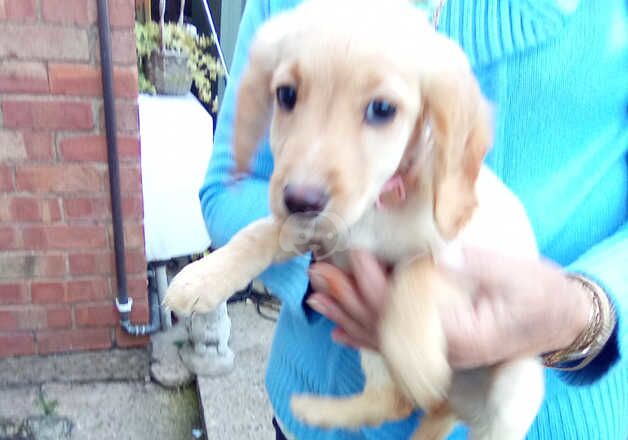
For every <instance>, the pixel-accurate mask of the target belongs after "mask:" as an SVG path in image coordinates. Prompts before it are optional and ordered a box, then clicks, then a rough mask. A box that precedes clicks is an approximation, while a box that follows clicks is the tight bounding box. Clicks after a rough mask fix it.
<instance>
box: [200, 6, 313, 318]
mask: <svg viewBox="0 0 628 440" xmlns="http://www.w3.org/2000/svg"><path fill="white" fill-rule="evenodd" d="M269 15H270V13H269V5H268V1H265V0H250V1H248V2H247V3H246V7H245V9H244V14H243V16H242V22H241V24H240V30H239V33H238V39H237V42H236V47H235V52H234V57H233V62H232V66H231V72H230V74H231V77H230V80H229V84H228V85H227V88H226V90H225V95H224V98H223V102H222V106H221V109H220V113H219V115H218V120H217V124H216V135H215V139H214V150H213V152H212V158H211V160H210V163H209V167H208V170H207V174H206V176H205V180H204V182H203V185H202V187H201V190H200V193H199V196H200V201H201V208H202V211H203V217H204V219H205V223H206V226H207V230H208V232H209V236H210V237H211V239H212V245H213V246H214V247H220V246H224V245H225V244H226V243H227V242H228V241H229V240H230V239H231V237H233V236H234V235H235V234H236V233H237V232H238V231H239V230H240V229H242V228H244V227H245V226H247V225H248V224H249V223H251V222H253V221H255V220H257V219H260V218H262V217H266V216H268V215H269V214H270V209H269V202H268V181H269V178H270V175H271V173H272V168H273V161H272V156H271V155H270V151H269V148H268V145H267V141H264V142H263V143H262V144H261V145H260V146H259V149H258V152H257V154H256V156H255V158H254V161H253V162H252V172H251V175H250V176H249V177H247V178H245V179H242V180H239V181H237V182H235V183H234V182H232V181H231V180H230V177H231V176H230V172H231V170H233V169H234V159H233V154H232V149H231V139H232V134H233V126H234V119H235V110H236V109H235V107H236V93H237V88H238V84H239V82H240V77H241V76H242V72H243V70H244V68H245V66H246V63H247V60H248V51H249V46H250V44H251V41H252V39H253V37H254V35H255V33H256V31H257V29H258V28H259V27H260V25H261V24H262V23H263V22H264V21H265V20H267V19H268V17H269ZM308 264H309V257H307V256H302V257H297V258H294V259H292V260H290V261H288V262H286V263H282V264H277V265H274V266H272V267H270V268H269V269H267V270H266V271H265V272H264V273H263V274H261V276H260V279H261V280H262V282H263V283H264V284H265V286H266V287H267V288H268V289H270V291H271V292H273V293H274V294H276V295H277V296H279V298H280V299H281V300H282V302H283V303H284V304H285V305H286V306H287V307H290V308H292V309H293V312H295V313H296V314H297V315H300V316H305V314H304V309H303V307H302V300H303V296H304V293H305V290H306V287H307V284H308V277H307V266H308Z"/></svg>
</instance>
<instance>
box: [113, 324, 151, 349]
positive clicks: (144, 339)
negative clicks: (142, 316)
mask: <svg viewBox="0 0 628 440" xmlns="http://www.w3.org/2000/svg"><path fill="white" fill-rule="evenodd" d="M149 342H150V337H149V336H131V335H129V334H127V333H126V332H125V331H124V330H122V329H121V328H120V327H116V346H117V347H120V348H131V347H145V346H146V345H148V343H149Z"/></svg>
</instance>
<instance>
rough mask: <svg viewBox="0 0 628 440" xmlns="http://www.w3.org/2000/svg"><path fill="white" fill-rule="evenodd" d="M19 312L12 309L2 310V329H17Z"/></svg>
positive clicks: (0, 313)
mask: <svg viewBox="0 0 628 440" xmlns="http://www.w3.org/2000/svg"><path fill="white" fill-rule="evenodd" d="M17 327H18V320H17V314H16V313H15V312H14V311H12V310H0V331H9V330H17Z"/></svg>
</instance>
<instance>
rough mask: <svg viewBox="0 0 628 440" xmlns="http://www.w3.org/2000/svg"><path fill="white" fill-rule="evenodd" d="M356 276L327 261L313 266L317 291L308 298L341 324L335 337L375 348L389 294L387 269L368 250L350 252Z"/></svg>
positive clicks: (314, 284) (337, 339)
mask: <svg viewBox="0 0 628 440" xmlns="http://www.w3.org/2000/svg"><path fill="white" fill-rule="evenodd" d="M350 264H351V268H352V273H353V276H349V275H347V274H345V273H344V272H342V271H341V270H340V269H338V268H336V267H335V266H332V265H330V264H327V263H316V264H314V265H312V267H311V269H310V280H311V283H312V287H313V288H314V290H315V291H316V293H313V294H312V295H310V297H309V299H308V300H307V302H308V305H309V306H310V307H312V308H313V309H314V310H316V311H317V312H319V313H321V314H322V315H324V316H326V317H327V318H328V319H330V320H331V321H334V322H335V323H336V324H338V326H339V328H338V329H336V330H335V331H334V332H333V335H332V336H333V337H334V339H335V340H336V341H338V342H340V343H343V344H346V345H350V346H354V347H363V348H369V349H376V346H377V342H378V327H377V326H378V323H379V318H380V315H381V313H382V311H383V308H384V306H385V301H386V299H387V295H388V281H387V278H386V273H385V271H384V270H383V268H382V267H381V266H380V264H379V263H378V262H377V260H376V259H375V258H374V257H372V256H371V255H369V254H368V253H365V252H353V253H352V254H351V255H350Z"/></svg>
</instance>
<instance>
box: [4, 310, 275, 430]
mask: <svg viewBox="0 0 628 440" xmlns="http://www.w3.org/2000/svg"><path fill="white" fill-rule="evenodd" d="M229 314H230V316H231V319H232V326H233V328H232V338H231V343H230V345H231V347H232V349H233V350H234V352H235V353H236V364H235V370H234V371H233V372H231V373H230V374H229V375H227V376H224V377H220V378H214V379H201V380H199V381H198V382H197V384H198V387H197V386H196V384H193V385H192V386H190V387H187V388H184V389H181V390H169V389H165V388H163V387H161V386H160V385H157V384H155V383H153V382H151V381H150V378H149V358H150V357H149V354H148V350H144V349H135V350H112V351H106V352H91V353H79V354H66V355H56V356H33V357H22V358H14V359H2V360H0V440H5V439H7V436H8V435H9V434H7V433H6V432H3V431H2V429H3V426H4V428H5V429H7V428H6V427H7V426H8V425H7V423H6V422H7V420H8V422H10V424H12V425H13V426H19V425H20V423H21V422H22V421H23V420H25V419H27V418H29V417H32V416H41V415H42V414H44V413H45V412H49V413H52V414H53V415H55V416H59V417H65V418H67V419H69V420H70V421H71V423H72V435H71V437H70V438H71V439H72V440H79V439H80V440H110V439H113V438H115V439H116V440H127V439H128V440H143V439H146V440H149V439H150V440H152V439H155V438H160V439H172V440H179V439H182V440H184V439H194V438H202V437H195V435H202V433H203V432H204V430H205V427H206V429H207V436H206V437H205V438H207V439H211V440H227V439H229V440H246V439H255V440H265V439H273V438H274V434H273V431H272V426H271V417H272V412H271V410H270V407H269V405H268V401H267V398H266V393H265V390H264V386H263V383H264V382H263V378H264V370H265V365H266V359H267V355H268V351H269V348H270V339H271V335H272V331H273V328H274V325H273V323H272V322H271V321H267V320H265V319H263V318H261V317H260V316H259V315H258V314H257V312H256V310H255V306H254V305H252V304H244V303H238V304H234V305H231V306H230V307H229ZM55 402H56V403H55ZM2 419H4V422H3V420H2ZM35 420H37V419H35ZM10 424H9V425H10ZM9 432H10V431H9ZM23 438H28V437H15V436H13V437H11V436H8V439H9V440H13V439H19V440H22V439H23ZM48 438H50V437H47V438H46V440H47V439H48ZM43 439H44V437H41V440H43ZM35 440H40V438H36V439H35ZM54 440H64V439H62V438H55V439H54Z"/></svg>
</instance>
